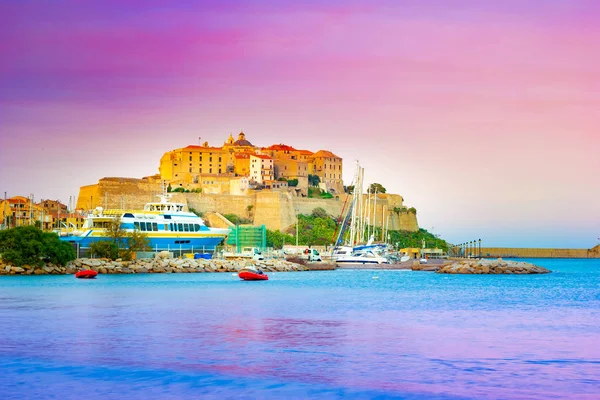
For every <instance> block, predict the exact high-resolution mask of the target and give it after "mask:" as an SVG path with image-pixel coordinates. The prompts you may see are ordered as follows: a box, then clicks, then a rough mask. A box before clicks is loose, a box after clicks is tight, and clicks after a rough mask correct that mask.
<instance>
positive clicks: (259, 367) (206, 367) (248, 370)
mask: <svg viewBox="0 0 600 400" xmlns="http://www.w3.org/2000/svg"><path fill="white" fill-rule="evenodd" d="M528 261H531V262H534V263H536V264H538V265H541V266H543V267H546V268H548V269H550V270H552V271H553V273H551V274H547V275H502V276H499V275H442V274H435V273H431V272H412V271H373V270H371V271H369V270H362V271H319V272H293V273H272V274H269V281H263V282H244V281H240V280H239V279H238V278H237V277H236V276H233V275H232V274H231V273H221V274H218V273H212V274H208V273H207V274H201V273H200V274H144V275H101V276H99V278H98V279H96V280H77V279H75V278H74V277H73V276H23V277H19V276H5V277H0V399H36V398H40V399H150V398H160V399H180V398H219V399H221V398H232V397H234V398H235V397H242V398H282V397H285V398H317V399H318V398H342V397H348V398H404V399H418V398H427V399H486V398H487V399H498V398H506V399H508V398H524V399H549V398H577V399H586V398H589V399H592V398H594V399H598V398H600V260H548V259H543V260H528Z"/></svg>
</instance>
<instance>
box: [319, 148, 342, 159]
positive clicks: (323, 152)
mask: <svg viewBox="0 0 600 400" xmlns="http://www.w3.org/2000/svg"><path fill="white" fill-rule="evenodd" d="M313 157H333V158H339V159H341V157H338V156H336V155H335V154H333V153H332V152H330V151H328V150H319V151H317V152H316V153H315V154H313Z"/></svg>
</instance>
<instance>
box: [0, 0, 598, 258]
mask: <svg viewBox="0 0 600 400" xmlns="http://www.w3.org/2000/svg"><path fill="white" fill-rule="evenodd" d="M170 3H171V2H162V1H152V2H136V1H131V2H127V3H126V5H122V3H121V2H116V1H108V2H97V4H93V3H91V2H85V3H82V2H74V1H72V2H69V1H65V2H61V3H60V5H56V4H50V3H46V4H40V3H37V2H8V3H7V2H4V3H2V4H0V39H1V40H0V52H1V53H2V54H3V56H2V57H0V133H1V135H0V163H1V164H0V165H1V170H0V190H1V191H7V192H8V195H9V196H14V195H28V194H30V193H34V194H35V197H36V198H37V199H40V198H58V199H60V200H62V201H63V202H68V199H69V196H76V195H77V193H78V188H79V186H81V185H87V184H92V183H95V182H97V180H98V179H99V178H102V177H104V176H127V177H141V176H145V175H151V174H154V173H157V172H158V162H159V159H160V157H161V155H162V154H163V153H164V152H165V151H168V150H170V149H173V148H178V147H183V146H186V145H188V144H196V143H197V142H198V137H202V140H203V141H204V140H207V141H209V143H210V144H211V145H220V144H222V142H223V141H224V140H225V139H226V138H227V136H228V135H229V133H233V134H236V133H237V132H239V130H240V129H244V132H245V133H246V134H247V137H248V139H249V140H250V141H251V142H252V143H254V144H256V145H261V146H268V145H271V144H273V143H285V144H289V145H293V146H295V147H297V148H306V149H309V150H313V151H316V150H318V149H329V150H331V151H333V152H334V153H336V154H338V155H339V156H341V157H343V158H344V163H345V173H344V177H345V180H346V184H350V181H351V179H352V175H353V172H354V160H359V161H360V163H361V165H362V166H363V167H365V169H366V180H367V181H368V182H369V183H370V182H374V181H377V182H380V183H381V184H383V185H384V186H385V187H386V188H387V189H388V191H389V192H393V193H399V194H401V195H402V196H404V198H405V201H406V204H407V205H408V206H414V207H416V208H417V210H418V218H419V223H420V225H421V227H423V228H426V229H428V230H433V232H434V233H437V234H441V235H442V237H443V238H445V239H447V240H449V241H450V242H454V243H461V242H465V241H468V240H472V239H479V238H481V239H482V240H484V243H485V244H487V245H490V246H540V247H591V246H593V245H595V244H596V243H597V239H596V238H598V237H600V200H599V199H600V178H599V176H598V174H599V172H600V161H599V159H600V157H598V153H600V6H598V5H597V3H596V2H594V1H572V2H566V1H537V2H520V1H516V0H514V1H506V2H502V3H501V4H493V5H492V4H487V3H488V2H478V1H474V0H461V1H441V0H439V1H416V0H415V1H405V2H397V1H382V2H358V1H344V2H342V1H333V2H327V3H324V2H323V4H321V3H320V2H316V1H310V2H302V3H301V4H299V2H298V3H294V2H274V1H260V2H253V3H252V5H247V4H246V3H245V2H236V1H227V2H220V3H219V4H220V5H219V6H215V5H211V4H208V2H207V4H203V3H198V2H193V3H190V4H189V5H188V4H185V3H181V2H178V4H179V5H178V6H172V5H169V4H170ZM496 3H499V2H496ZM522 3H527V4H526V5H523V4H522ZM282 4H283V5H282ZM324 4H327V5H324ZM2 194H3V193H2ZM432 228H433V229H432Z"/></svg>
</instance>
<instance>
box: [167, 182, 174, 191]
mask: <svg viewBox="0 0 600 400" xmlns="http://www.w3.org/2000/svg"><path fill="white" fill-rule="evenodd" d="M172 190H173V187H172V186H171V184H170V183H169V186H167V193H171V191H172Z"/></svg>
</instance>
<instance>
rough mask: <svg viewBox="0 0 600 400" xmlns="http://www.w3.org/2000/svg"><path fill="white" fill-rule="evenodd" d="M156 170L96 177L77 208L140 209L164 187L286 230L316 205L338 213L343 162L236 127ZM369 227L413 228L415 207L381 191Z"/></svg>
mask: <svg viewBox="0 0 600 400" xmlns="http://www.w3.org/2000/svg"><path fill="white" fill-rule="evenodd" d="M158 170H159V174H157V175H153V176H147V177H144V178H142V179H134V178H110V177H108V178H103V179H100V180H99V182H98V183H96V184H93V185H87V186H82V187H81V188H80V191H79V196H78V199H77V208H78V209H82V210H90V209H93V208H95V207H99V206H100V207H105V208H139V207H141V206H143V204H145V203H146V202H149V201H152V200H154V199H155V196H156V194H157V193H160V191H161V190H162V189H161V188H162V185H168V186H169V187H170V189H171V191H172V192H174V193H175V198H176V199H177V201H183V202H186V203H187V204H188V206H189V207H190V208H193V209H195V210H197V211H201V212H204V213H212V212H216V213H220V214H236V215H239V216H242V217H244V218H247V219H250V220H251V221H252V223H253V224H254V225H262V224H264V225H265V226H266V227H267V228H268V229H274V230H276V229H279V230H283V229H286V228H288V227H290V226H292V225H293V224H295V222H296V218H297V214H310V213H311V212H312V211H313V210H314V209H315V208H317V207H321V208H323V209H325V210H326V211H327V212H328V213H329V214H330V215H332V216H338V215H340V214H341V212H342V209H343V206H344V203H345V201H346V198H347V196H348V194H347V193H345V191H344V185H343V181H342V173H343V160H342V158H341V157H339V156H337V155H335V154H334V153H332V152H331V151H328V150H318V151H317V152H314V153H313V152H312V151H309V150H299V149H296V148H294V147H292V146H289V145H285V144H274V145H271V146H268V147H258V146H255V145H253V144H252V143H251V142H250V141H249V140H248V139H247V138H246V135H245V134H244V133H243V132H240V134H239V135H238V138H237V140H234V138H233V136H232V135H229V137H228V139H227V140H226V141H225V142H224V144H223V146H222V147H212V146H209V144H208V143H207V142H205V143H204V144H203V145H201V146H199V145H190V146H187V147H184V148H179V149H175V150H171V151H167V152H166V153H165V154H164V155H163V156H162V157H161V159H160V163H159V168H158ZM372 208H373V209H372V215H375V216H376V218H374V225H375V226H379V227H381V226H382V223H385V224H387V225H388V229H390V230H408V231H416V230H418V229H419V227H418V224H417V219H416V214H415V213H414V212H412V213H411V212H409V211H408V209H407V208H406V207H404V205H403V198H402V196H400V195H397V194H387V193H380V194H378V195H377V205H376V206H375V205H372Z"/></svg>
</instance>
